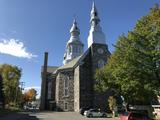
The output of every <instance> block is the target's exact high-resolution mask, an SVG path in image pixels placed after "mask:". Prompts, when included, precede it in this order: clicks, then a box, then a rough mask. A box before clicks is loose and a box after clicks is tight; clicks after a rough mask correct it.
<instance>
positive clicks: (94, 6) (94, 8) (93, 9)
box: [91, 1, 97, 12]
mask: <svg viewBox="0 0 160 120" xmlns="http://www.w3.org/2000/svg"><path fill="white" fill-rule="evenodd" d="M92 11H93V12H95V11H96V12H97V9H96V5H95V1H93V3H92ZM92 11H91V12H92Z"/></svg>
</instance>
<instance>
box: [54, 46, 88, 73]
mask: <svg viewBox="0 0 160 120" xmlns="http://www.w3.org/2000/svg"><path fill="white" fill-rule="evenodd" d="M88 51H89V49H88V50H87V51H86V52H85V53H84V54H82V55H80V56H78V57H76V58H75V59H73V60H72V61H70V62H69V63H67V64H65V65H63V66H61V67H59V68H58V69H57V70H63V69H69V68H74V67H75V66H76V65H79V64H80V63H81V61H82V60H83V59H84V58H85V56H86V55H87V54H88Z"/></svg>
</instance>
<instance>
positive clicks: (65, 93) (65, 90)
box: [64, 75, 69, 96]
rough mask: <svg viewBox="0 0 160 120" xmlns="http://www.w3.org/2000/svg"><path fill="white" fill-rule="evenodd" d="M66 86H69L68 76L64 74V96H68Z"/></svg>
mask: <svg viewBox="0 0 160 120" xmlns="http://www.w3.org/2000/svg"><path fill="white" fill-rule="evenodd" d="M68 88H69V77H68V76H67V75H65V76H64V96H68Z"/></svg>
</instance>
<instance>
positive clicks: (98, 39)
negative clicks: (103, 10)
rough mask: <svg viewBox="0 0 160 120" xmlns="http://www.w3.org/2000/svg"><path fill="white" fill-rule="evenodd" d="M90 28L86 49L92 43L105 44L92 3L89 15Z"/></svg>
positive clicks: (96, 12)
mask: <svg viewBox="0 0 160 120" xmlns="http://www.w3.org/2000/svg"><path fill="white" fill-rule="evenodd" d="M90 26H91V27H90V31H89V36H88V48H89V47H90V46H91V45H92V44H93V43H99V44H106V41H105V35H104V33H103V32H102V28H101V26H100V18H99V17H98V11H97V9H96V6H95V3H94V2H93V4H92V10H91V13H90Z"/></svg>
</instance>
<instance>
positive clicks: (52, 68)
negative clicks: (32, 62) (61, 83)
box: [41, 66, 58, 73]
mask: <svg viewBox="0 0 160 120" xmlns="http://www.w3.org/2000/svg"><path fill="white" fill-rule="evenodd" d="M57 68H58V67H57V66H47V72H48V73H53V72H54V71H56V70H57ZM41 72H43V66H42V68H41Z"/></svg>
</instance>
